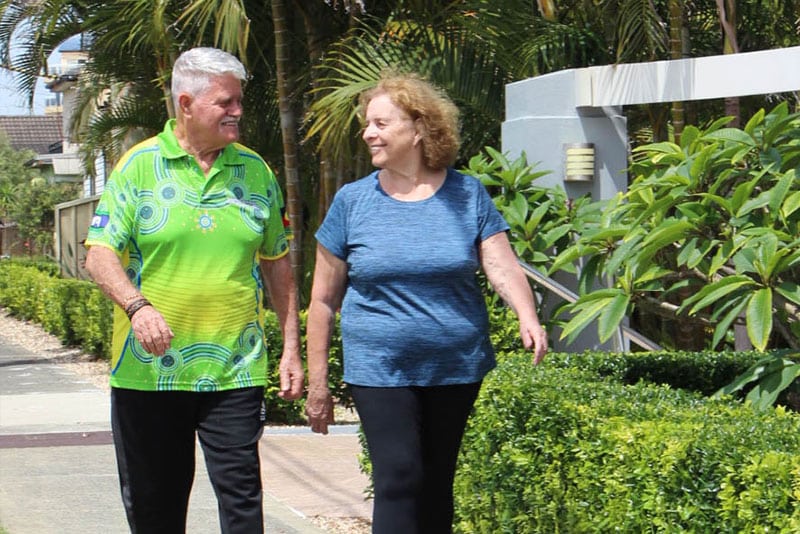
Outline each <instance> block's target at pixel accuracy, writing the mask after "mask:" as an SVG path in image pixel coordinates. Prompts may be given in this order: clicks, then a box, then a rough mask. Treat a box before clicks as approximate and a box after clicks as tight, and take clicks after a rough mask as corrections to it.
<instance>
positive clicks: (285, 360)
mask: <svg viewBox="0 0 800 534" xmlns="http://www.w3.org/2000/svg"><path fill="white" fill-rule="evenodd" d="M279 372H280V380H281V390H280V391H279V392H278V396H279V397H280V398H282V399H283V400H297V399H299V398H300V397H302V396H303V384H304V383H305V377H304V376H303V363H302V362H301V361H300V355H299V354H291V355H290V354H287V353H286V352H284V354H283V356H282V357H281V363H280V367H279Z"/></svg>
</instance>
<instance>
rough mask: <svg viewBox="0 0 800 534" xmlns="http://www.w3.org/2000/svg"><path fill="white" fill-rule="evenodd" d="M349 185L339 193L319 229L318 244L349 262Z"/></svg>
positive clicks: (317, 234) (316, 235)
mask: <svg viewBox="0 0 800 534" xmlns="http://www.w3.org/2000/svg"><path fill="white" fill-rule="evenodd" d="M347 189H348V187H347V185H345V186H344V187H342V188H341V189H340V190H339V191H337V193H336V195H335V196H334V197H333V202H332V203H331V207H330V208H329V209H328V213H327V214H326V215H325V220H323V221H322V224H321V225H320V227H319V228H318V229H317V233H316V234H315V237H316V238H317V242H318V243H319V244H320V245H322V246H323V247H325V248H326V249H328V250H329V251H330V253H331V254H333V255H334V256H336V257H337V258H339V259H340V260H343V261H346V260H347V216H346V215H347V210H346V204H347V200H346V195H347Z"/></svg>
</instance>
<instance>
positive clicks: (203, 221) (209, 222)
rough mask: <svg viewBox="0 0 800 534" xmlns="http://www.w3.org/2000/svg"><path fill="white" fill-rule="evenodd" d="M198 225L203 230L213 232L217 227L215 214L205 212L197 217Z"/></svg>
mask: <svg viewBox="0 0 800 534" xmlns="http://www.w3.org/2000/svg"><path fill="white" fill-rule="evenodd" d="M197 227H198V228H199V229H200V230H201V231H202V232H203V233H206V232H213V231H214V229H215V228H216V227H217V223H216V222H215V221H214V216H213V215H211V214H210V213H208V212H207V211H206V212H203V213H201V214H200V216H199V217H197Z"/></svg>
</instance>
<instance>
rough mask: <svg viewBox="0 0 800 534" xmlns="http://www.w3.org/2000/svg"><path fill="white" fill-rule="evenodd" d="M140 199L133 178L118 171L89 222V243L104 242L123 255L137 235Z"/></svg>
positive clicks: (108, 183) (110, 180) (110, 179)
mask: <svg viewBox="0 0 800 534" xmlns="http://www.w3.org/2000/svg"><path fill="white" fill-rule="evenodd" d="M136 200H137V196H136V191H135V187H134V186H133V184H132V183H131V181H130V180H128V179H127V177H126V175H124V174H122V173H120V172H119V171H116V170H115V171H114V172H113V173H112V174H111V176H110V177H109V180H108V182H107V183H106V185H105V189H104V190H103V193H102V195H100V201H99V202H98V204H97V208H96V209H95V213H94V216H93V217H92V221H91V223H90V224H89V232H88V235H87V237H86V245H87V246H92V245H103V246H106V247H107V248H111V249H113V250H114V251H116V252H117V254H121V253H122V252H123V251H124V250H125V248H126V247H127V246H128V242H129V240H130V238H131V236H132V235H133V229H134V220H135V215H136Z"/></svg>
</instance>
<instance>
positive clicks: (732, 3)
mask: <svg viewBox="0 0 800 534" xmlns="http://www.w3.org/2000/svg"><path fill="white" fill-rule="evenodd" d="M717 13H718V14H719V23H720V26H721V27H722V37H723V45H722V53H723V54H738V53H739V43H738V41H737V39H736V0H717ZM739 114H740V113H739V98H738V97H735V96H732V97H728V98H726V99H725V115H729V116H731V117H733V120H731V122H730V123H729V124H728V126H730V127H732V128H738V127H739V125H740V123H741V117H740V116H739Z"/></svg>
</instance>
